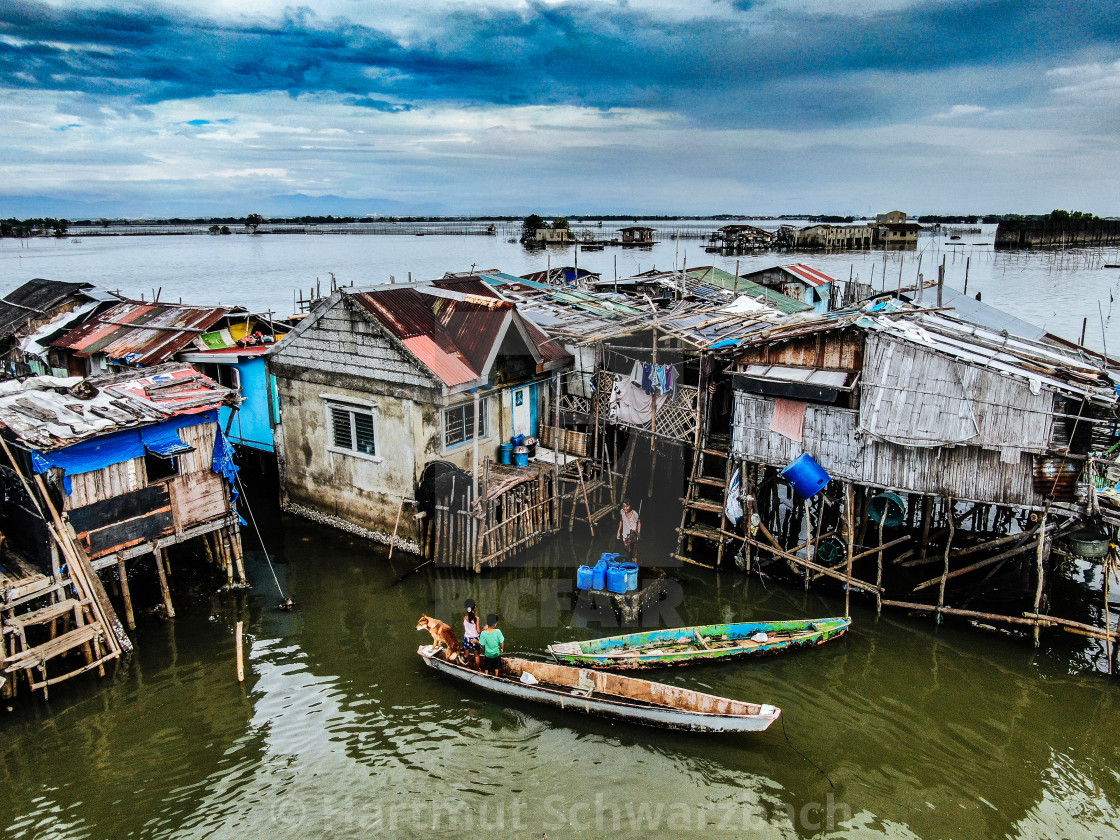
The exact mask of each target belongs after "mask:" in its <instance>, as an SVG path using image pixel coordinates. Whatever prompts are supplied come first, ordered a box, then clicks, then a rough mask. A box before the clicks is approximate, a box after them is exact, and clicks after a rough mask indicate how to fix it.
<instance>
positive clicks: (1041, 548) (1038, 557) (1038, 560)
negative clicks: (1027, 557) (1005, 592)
mask: <svg viewBox="0 0 1120 840" xmlns="http://www.w3.org/2000/svg"><path fill="white" fill-rule="evenodd" d="M1038 533H1039V540H1038V551H1037V552H1035V566H1036V572H1037V574H1038V583H1037V585H1036V586H1035V590H1034V611H1035V613H1037V612H1038V608H1039V606H1040V605H1041V604H1042V584H1043V578H1044V572H1043V568H1042V561H1043V559H1044V557H1045V551H1046V514H1045V513H1043V514H1042V515H1041V518H1040V519H1039V521H1038ZM1038 643H1039V627H1038V625H1037V624H1036V625H1035V626H1034V646H1035V647H1038Z"/></svg>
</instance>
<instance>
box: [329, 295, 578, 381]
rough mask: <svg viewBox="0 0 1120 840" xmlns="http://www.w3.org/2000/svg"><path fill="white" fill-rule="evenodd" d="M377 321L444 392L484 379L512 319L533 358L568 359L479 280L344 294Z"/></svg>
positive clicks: (541, 333)
mask: <svg viewBox="0 0 1120 840" xmlns="http://www.w3.org/2000/svg"><path fill="white" fill-rule="evenodd" d="M345 294H346V295H347V297H348V298H350V299H351V300H352V301H353V302H355V303H356V304H358V305H360V306H361V307H362V308H364V309H365V310H367V311H368V312H369V313H370V314H372V315H373V316H374V317H376V318H377V320H378V321H380V322H381V323H382V324H383V325H384V326H385V327H386V328H387V329H388V330H389V331H390V332H391V333H393V335H395V336H396V337H397V338H399V339H400V340H401V341H402V342H403V343H404V345H405V346H406V347H407V348H408V349H409V350H410V351H411V352H412V353H413V354H414V355H415V356H416V357H417V358H418V359H419V360H420V361H421V362H423V364H424V365H425V366H426V367H427V368H428V369H429V370H431V371H432V373H434V374H435V375H436V376H437V377H439V379H440V380H441V381H442V382H443V383H444V384H446V385H447V386H448V387H455V386H458V385H463V384H465V383H467V382H471V381H473V380H476V379H480V378H482V377H484V376H486V375H487V373H488V365H489V362H490V360H491V359H492V358H493V357H494V356H495V354H496V352H497V351H498V349H499V348H500V346H501V344H502V342H503V341H504V340H505V339H506V336H507V334H508V330H509V326H510V324H511V323H512V322H513V321H514V320H515V319H516V320H519V321H521V322H522V323H524V324H525V328H526V331H527V332H528V334H529V336H530V340H531V341H532V342H533V343H534V345H537V346H535V347H532V348H529V354H530V355H532V356H534V358H535V359H538V360H540V359H543V361H544V362H545V363H546V364H547V363H551V362H554V361H559V360H562V359H564V358H566V357H568V355H569V354H568V353H567V351H565V350H564V349H563V348H562V347H557V346H555V345H556V344H557V343H556V342H550V343H548V344H544V346H543V347H540V346H539V345H541V344H543V343H544V342H547V341H548V335H547V334H545V333H544V332H543V331H542V330H540V328H538V327H536V326H535V325H533V324H530V323H529V322H528V321H526V320H525V319H524V318H522V317H521V315H519V314H518V313H517V309H516V307H515V306H514V304H513V303H511V302H510V301H508V300H506V299H505V298H503V297H502V296H501V295H500V294H498V293H497V292H495V291H494V290H493V289H491V288H490V286H489V285H488V284H487V283H486V282H485V281H484V280H482V279H481V278H479V277H476V276H470V277H451V278H443V279H441V280H438V281H436V282H435V283H433V284H431V285H417V286H406V287H400V288H389V289H371V290H367V291H354V292H345Z"/></svg>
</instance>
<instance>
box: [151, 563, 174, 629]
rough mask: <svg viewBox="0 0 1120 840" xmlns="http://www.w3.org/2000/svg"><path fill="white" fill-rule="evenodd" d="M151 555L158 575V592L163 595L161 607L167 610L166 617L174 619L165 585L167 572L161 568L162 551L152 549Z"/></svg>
mask: <svg viewBox="0 0 1120 840" xmlns="http://www.w3.org/2000/svg"><path fill="white" fill-rule="evenodd" d="M152 554H153V555H154V559H155V563H156V573H157V574H158V575H159V591H160V593H161V594H162V595H163V606H164V607H165V608H166V609H167V617H168V618H174V617H175V607H174V605H173V604H172V603H171V588H170V587H169V586H168V585H167V572H166V571H164V568H163V550H162V549H159V548H153V549H152Z"/></svg>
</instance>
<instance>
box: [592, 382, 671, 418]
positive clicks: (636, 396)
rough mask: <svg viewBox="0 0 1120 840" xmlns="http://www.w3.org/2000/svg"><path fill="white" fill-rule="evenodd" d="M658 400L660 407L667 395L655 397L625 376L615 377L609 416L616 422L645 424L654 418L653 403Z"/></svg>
mask: <svg viewBox="0 0 1120 840" xmlns="http://www.w3.org/2000/svg"><path fill="white" fill-rule="evenodd" d="M655 399H656V400H657V407H658V409H660V408H661V406H663V405H664V404H665V399H666V398H665V396H663V395H662V396H657V397H654V396H653V395H651V394H647V393H645V391H644V390H643V389H642V388H640V387H637V386H636V385H634V384H633V383H632V382H630V380H629V379H627V378H626V377H624V376H619V377H616V378H615V384H614V388H613V389H612V390H611V402H610V409H609V411H608V413H607V416H608V417H609V418H610V420H611V421H612V422H614V423H625V424H627V425H630V426H644V425H645V424H646V423H649V422H650V420H652V419H653V404H654V400H655Z"/></svg>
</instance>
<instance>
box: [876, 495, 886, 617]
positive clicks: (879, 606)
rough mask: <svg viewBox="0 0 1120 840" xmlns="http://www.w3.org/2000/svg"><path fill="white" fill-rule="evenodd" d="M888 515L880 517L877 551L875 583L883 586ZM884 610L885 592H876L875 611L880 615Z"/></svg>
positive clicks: (884, 514) (884, 513)
mask: <svg viewBox="0 0 1120 840" xmlns="http://www.w3.org/2000/svg"><path fill="white" fill-rule="evenodd" d="M886 522H887V515H886V511H884V512H883V515H882V516H880V517H879V548H878V550H877V551H876V556H877V557H878V569H877V570H876V573H875V585H876V586H879V587H881V586H882V585H883V547H884V546H883V527H884V526H885V525H886ZM882 612H883V593H882V592H876V593H875V613H876V614H877V615H878V614H879V613H882Z"/></svg>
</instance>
